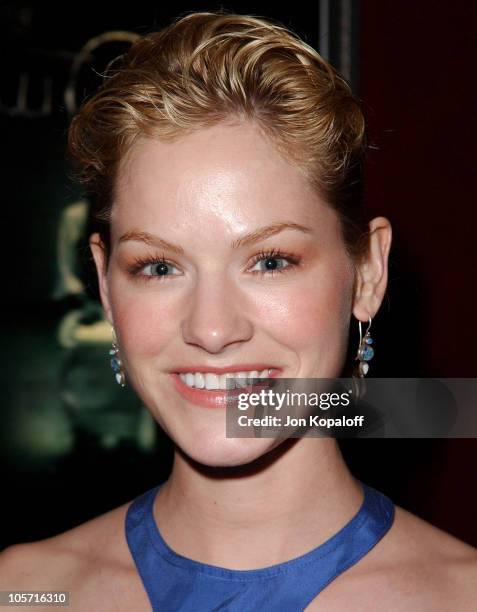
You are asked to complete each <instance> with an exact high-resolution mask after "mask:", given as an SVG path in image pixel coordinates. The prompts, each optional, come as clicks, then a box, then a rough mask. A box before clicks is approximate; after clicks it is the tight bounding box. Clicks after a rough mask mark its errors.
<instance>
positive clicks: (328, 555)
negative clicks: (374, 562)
mask: <svg viewBox="0 0 477 612" xmlns="http://www.w3.org/2000/svg"><path fill="white" fill-rule="evenodd" d="M359 482H360V481H359ZM361 485H362V487H363V491H364V500H363V503H362V505H361V508H360V509H359V511H358V512H357V514H356V515H355V516H354V517H353V518H352V519H351V520H350V521H349V522H348V523H347V524H346V525H345V526H344V527H343V528H342V529H340V530H339V531H338V532H337V533H335V534H334V535H333V536H331V538H329V539H328V540H327V541H326V542H324V543H323V544H320V545H319V546H317V547H316V548H314V549H313V550H311V551H310V552H307V553H305V554H304V555H301V556H300V557H295V558H294V559H291V560H290V561H285V562H284V563H278V564H276V565H271V566H269V567H265V568H261V569H252V570H233V569H226V568H223V567H218V566H215V565H208V564H206V563H201V562H199V561H194V560H192V559H189V558H187V557H183V556H182V555H179V554H177V553H176V552H174V551H173V550H172V549H171V548H170V547H169V546H168V544H166V542H165V541H164V540H163V538H162V536H161V534H160V532H159V529H158V527H157V524H156V522H155V520H154V515H153V503H154V499H155V496H156V494H157V492H158V491H159V489H160V487H161V486H162V485H158V486H156V487H153V488H152V489H150V490H149V491H146V493H143V494H142V495H140V496H139V497H137V498H136V499H135V500H134V501H133V502H132V503H131V504H130V506H129V508H128V510H127V514H126V521H125V529H126V540H127V543H128V546H129V550H130V551H131V555H132V557H133V559H134V562H135V564H136V568H137V570H138V572H139V575H140V576H141V579H142V582H143V584H144V588H145V589H146V592H147V594H148V596H149V601H150V603H151V606H152V610H153V612H156V611H158V612H159V611H160V612H218V611H219V610H220V611H221V612H244V611H247V612H249V611H250V610H259V611H260V612H267V611H273V612H299V611H303V610H304V609H305V608H306V607H307V605H308V604H309V603H310V602H311V601H312V600H313V599H314V598H315V597H316V596H317V595H318V593H320V592H321V591H322V590H323V589H324V588H325V587H326V586H327V585H328V584H329V583H330V582H331V581H332V580H334V579H335V578H336V577H337V576H339V575H340V574H341V573H343V572H344V571H345V570H347V569H348V568H349V567H351V566H352V565H354V564H355V563H356V562H357V561H359V560H360V559H361V558H362V557H363V556H364V555H366V553H367V552H369V551H370V550H371V549H372V548H373V546H374V545H375V544H377V542H379V540H380V539H381V538H382V537H383V536H384V534H385V533H386V532H387V531H388V530H389V528H390V527H391V525H392V523H393V520H394V504H393V502H392V501H391V500H390V499H389V498H388V497H386V495H384V494H383V493H380V492H379V491H376V489H373V488H372V487H370V486H368V485H366V484H364V483H362V482H361Z"/></svg>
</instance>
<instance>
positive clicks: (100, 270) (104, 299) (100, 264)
mask: <svg viewBox="0 0 477 612" xmlns="http://www.w3.org/2000/svg"><path fill="white" fill-rule="evenodd" d="M89 246H90V249H91V252H92V254H93V259H94V263H95V265H96V272H97V274H98V286H99V293H100V296H101V303H102V305H103V309H104V313H105V315H106V318H107V319H108V321H109V323H110V324H111V325H113V317H112V314H111V304H110V300H109V290H108V282H107V269H106V247H105V245H104V243H103V241H102V240H101V237H100V235H99V233H98V232H96V233H94V234H91V236H90V237H89Z"/></svg>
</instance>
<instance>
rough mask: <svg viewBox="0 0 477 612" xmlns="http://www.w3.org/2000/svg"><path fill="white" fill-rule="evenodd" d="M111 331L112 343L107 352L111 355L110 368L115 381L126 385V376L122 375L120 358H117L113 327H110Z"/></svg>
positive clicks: (122, 385)
mask: <svg viewBox="0 0 477 612" xmlns="http://www.w3.org/2000/svg"><path fill="white" fill-rule="evenodd" d="M111 333H112V334H113V343H112V347H111V348H110V349H109V354H110V355H111V369H112V370H113V372H114V377H115V378H116V382H117V383H118V385H120V386H121V387H125V386H126V377H125V375H124V370H123V364H122V361H121V359H120V358H119V349H118V345H117V344H116V343H117V338H116V334H115V333H114V327H111Z"/></svg>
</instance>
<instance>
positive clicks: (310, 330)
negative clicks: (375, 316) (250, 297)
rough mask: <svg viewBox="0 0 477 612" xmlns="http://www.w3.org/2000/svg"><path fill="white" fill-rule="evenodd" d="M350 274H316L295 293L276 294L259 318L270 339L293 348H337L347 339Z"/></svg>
mask: <svg viewBox="0 0 477 612" xmlns="http://www.w3.org/2000/svg"><path fill="white" fill-rule="evenodd" d="M351 283H352V281H351V280H350V278H349V275H347V274H346V272H344V273H343V274H342V275H336V274H334V275H327V274H322V275H317V276H316V277H315V278H313V280H312V281H311V282H307V283H302V284H300V285H299V286H297V287H296V290H294V291H290V292H282V293H279V294H278V293H277V295H276V299H275V298H273V297H271V298H270V299H268V300H267V302H266V303H264V304H263V305H262V309H261V312H260V314H259V318H260V319H261V320H263V321H267V326H268V328H269V330H270V332H271V333H272V334H273V336H274V337H275V338H277V339H279V340H280V342H282V343H283V344H285V345H287V346H290V347H294V348H295V349H297V350H299V349H306V348H308V347H310V345H313V347H314V348H315V349H316V346H317V345H318V344H319V345H321V346H323V345H324V344H326V343H329V344H330V346H333V345H336V342H337V339H341V337H344V336H346V333H347V329H348V324H349V318H350V312H351Z"/></svg>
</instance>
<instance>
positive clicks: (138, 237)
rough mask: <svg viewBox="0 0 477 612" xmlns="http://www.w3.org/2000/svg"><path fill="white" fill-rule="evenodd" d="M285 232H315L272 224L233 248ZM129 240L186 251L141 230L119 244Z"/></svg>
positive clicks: (284, 223)
mask: <svg viewBox="0 0 477 612" xmlns="http://www.w3.org/2000/svg"><path fill="white" fill-rule="evenodd" d="M284 230H296V231H299V232H303V233H305V234H309V233H311V232H312V231H313V230H312V229H311V228H309V227H306V226H305V225H300V224H299V223H294V222H292V221H282V222H279V223H272V224H271V225H266V226H265V227H260V228H259V229H257V230H255V231H253V232H250V233H249V234H246V235H245V236H242V237H241V238H238V239H237V240H235V241H234V242H232V248H233V249H238V248H241V247H244V246H249V245H251V244H255V243H256V242H259V241H260V240H265V238H270V236H275V235H276V234H278V233H280V232H283V231H284ZM128 240H134V241H136V242H144V243H146V244H148V245H149V246H155V247H157V248H160V249H166V250H169V251H171V252H172V253H176V254H178V255H183V254H184V249H183V248H182V247H180V246H178V245H175V244H172V243H171V242H168V241H167V240H164V239H163V238H160V237H159V236H155V235H154V234H150V233H149V232H143V231H139V230H131V231H129V232H126V233H125V234H123V235H122V236H121V237H120V238H119V242H120V243H121V242H127V241H128Z"/></svg>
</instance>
